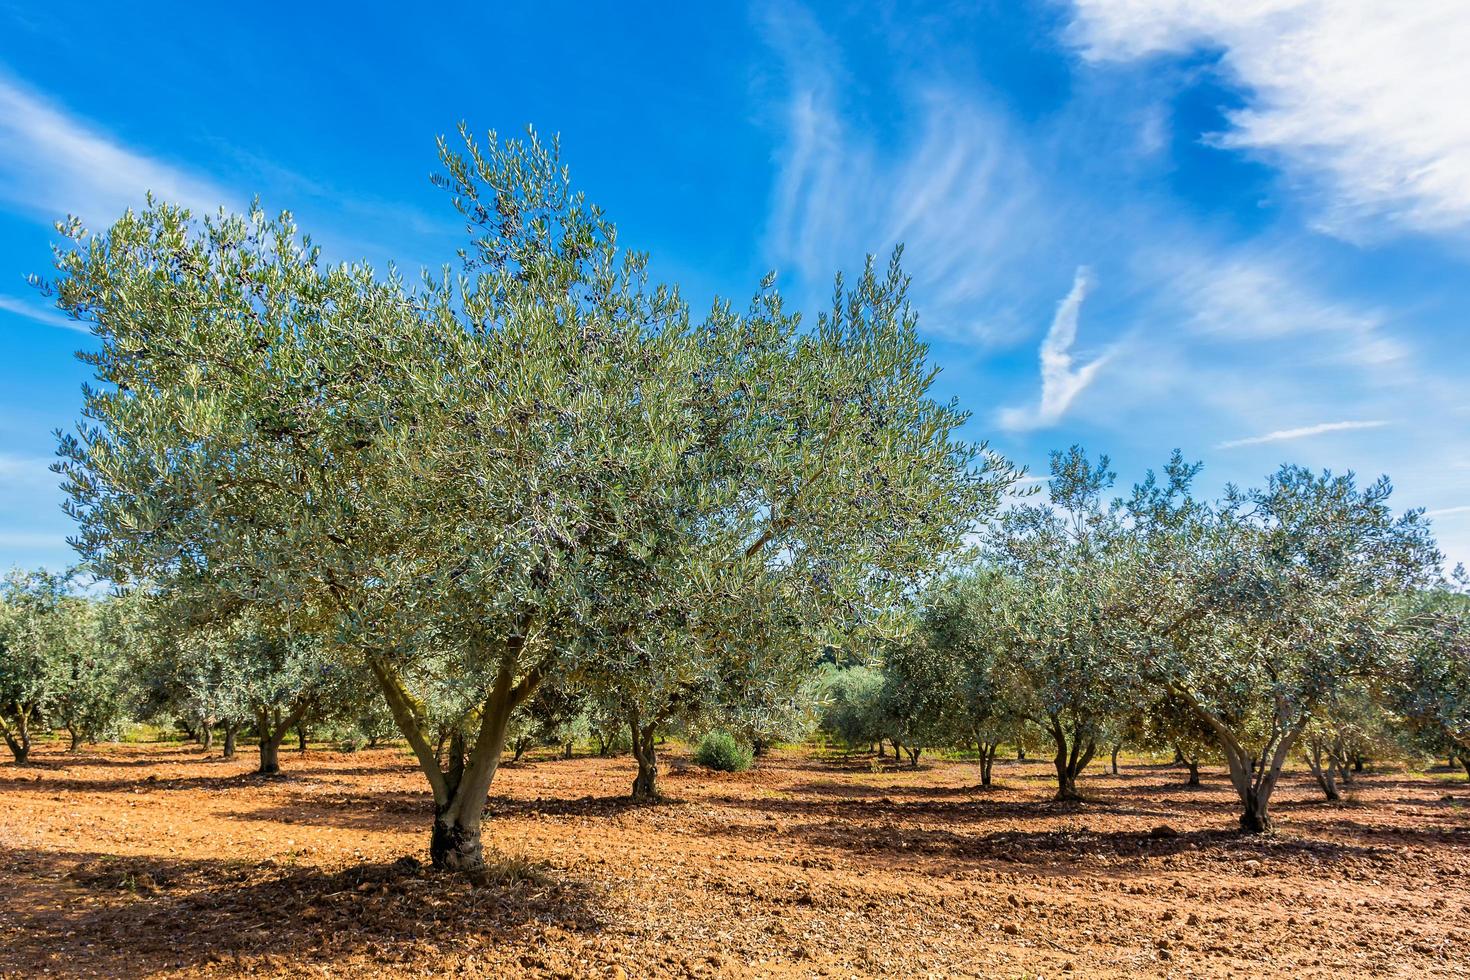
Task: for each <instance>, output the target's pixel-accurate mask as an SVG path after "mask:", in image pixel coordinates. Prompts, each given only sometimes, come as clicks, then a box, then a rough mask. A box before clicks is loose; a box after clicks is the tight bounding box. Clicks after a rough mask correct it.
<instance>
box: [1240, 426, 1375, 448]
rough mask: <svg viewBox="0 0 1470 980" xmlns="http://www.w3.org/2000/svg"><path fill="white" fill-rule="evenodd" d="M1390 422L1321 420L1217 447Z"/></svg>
mask: <svg viewBox="0 0 1470 980" xmlns="http://www.w3.org/2000/svg"><path fill="white" fill-rule="evenodd" d="M1385 425H1388V422H1386V421H1384V420H1382V419H1372V420H1369V421H1360V422H1357V421H1354V422H1320V423H1318V424H1316V425H1303V426H1300V427H1298V428H1295V429H1277V430H1276V431H1275V432H1267V433H1265V434H1264V435H1259V436H1247V437H1246V438H1244V439H1231V440H1229V441H1228V442H1222V443H1220V444H1219V445H1217V446H1216V447H1215V448H1216V449H1235V448H1237V447H1240V446H1259V445H1263V444H1265V443H1268V442H1290V441H1291V440H1293V439H1307V438H1310V437H1311V436H1320V435H1324V434H1325V433H1328V432H1348V431H1351V430H1354V429H1381V428H1383V427H1384V426H1385Z"/></svg>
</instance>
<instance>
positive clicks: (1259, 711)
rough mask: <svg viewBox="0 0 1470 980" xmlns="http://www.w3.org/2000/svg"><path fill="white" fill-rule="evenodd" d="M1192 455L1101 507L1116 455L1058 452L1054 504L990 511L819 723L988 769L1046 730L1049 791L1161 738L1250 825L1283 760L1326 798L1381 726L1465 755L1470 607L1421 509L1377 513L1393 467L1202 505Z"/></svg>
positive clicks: (1060, 792)
mask: <svg viewBox="0 0 1470 980" xmlns="http://www.w3.org/2000/svg"><path fill="white" fill-rule="evenodd" d="M1198 470H1199V467H1198V466H1197V465H1190V464H1186V463H1185V462H1184V461H1183V460H1182V458H1181V457H1179V456H1178V455H1177V454H1176V455H1175V457H1174V459H1172V460H1171V461H1170V463H1169V464H1168V465H1167V466H1166V467H1165V469H1164V472H1163V474H1162V478H1160V477H1156V476H1155V475H1153V474H1150V475H1149V477H1148V478H1147V479H1146V480H1145V481H1144V482H1143V483H1142V484H1140V485H1139V486H1137V487H1135V488H1134V490H1133V491H1132V493H1131V494H1130V495H1129V496H1128V497H1126V498H1124V499H1119V500H1109V499H1107V494H1108V492H1109V490H1110V489H1111V486H1112V481H1113V479H1114V477H1113V474H1112V473H1111V472H1110V471H1109V468H1108V461H1107V459H1106V458H1103V459H1101V460H1098V461H1096V462H1093V461H1091V460H1089V459H1088V458H1087V457H1086V456H1085V455H1084V454H1083V453H1082V452H1081V450H1079V449H1076V448H1074V449H1072V450H1070V451H1067V452H1064V453H1057V454H1054V456H1053V460H1052V472H1051V481H1050V485H1049V491H1050V493H1049V495H1048V497H1049V499H1048V501H1047V502H1045V503H1030V502H1023V503H1021V504H1020V505H1018V506H1015V507H1013V508H1011V509H1009V510H1008V511H1007V512H1006V513H1005V514H1003V515H1002V516H1001V518H1000V519H999V521H998V522H997V524H996V527H995V529H994V533H992V534H990V535H989V536H988V538H987V541H986V544H985V547H984V552H985V561H984V564H983V565H982V566H981V568H980V570H977V571H973V572H970V573H967V574H965V575H962V576H959V577H955V578H953V579H951V580H949V581H947V582H945V583H943V584H942V585H941V586H940V587H939V588H937V589H936V590H934V591H933V592H932V593H931V594H930V595H929V596H928V598H927V602H926V603H924V605H923V608H922V610H921V611H920V612H919V613H918V615H917V622H916V624H915V628H913V629H911V630H910V631H909V632H908V633H907V634H906V636H905V637H904V639H903V640H901V641H899V642H895V643H893V644H892V645H891V646H890V647H889V649H888V650H887V651H886V653H885V655H884V658H883V664H882V670H881V672H878V671H872V670H867V669H864V668H859V669H858V671H856V672H854V671H849V672H844V673H843V674H842V675H841V678H840V683H837V684H835V685H833V686H831V688H830V690H831V693H832V695H833V704H832V706H831V707H830V708H829V714H828V717H829V719H831V720H830V723H829V725H830V727H831V728H833V729H834V730H837V731H838V732H839V733H841V732H842V731H843V728H844V725H846V726H848V732H847V736H846V737H848V738H849V740H850V741H857V742H862V741H870V740H875V739H877V738H882V737H886V738H888V739H891V740H892V741H893V742H894V743H895V749H897V748H898V746H899V745H903V746H905V748H906V751H907V752H908V753H909V756H910V758H911V759H914V760H916V759H917V757H918V753H919V752H920V751H921V749H922V747H923V746H925V745H975V746H977V747H978V749H979V751H980V755H981V767H982V781H984V782H988V781H989V774H990V764H991V762H992V761H993V759H994V756H995V752H996V748H997V746H998V745H999V743H1000V741H1001V740H1002V739H1012V740H1014V739H1015V738H1016V737H1017V733H1019V732H1024V731H1027V730H1029V731H1031V732H1034V733H1040V735H1041V736H1042V737H1043V738H1044V739H1046V740H1047V741H1049V742H1050V743H1051V745H1052V746H1053V748H1054V756H1053V762H1054V766H1055V769H1056V777H1057V796H1058V798H1059V799H1074V798H1077V796H1078V789H1077V778H1078V775H1079V774H1080V773H1081V772H1082V770H1083V769H1084V768H1085V767H1086V766H1087V765H1088V764H1089V763H1090V762H1091V761H1092V760H1093V759H1094V757H1095V756H1096V755H1097V753H1098V752H1099V751H1101V750H1104V749H1108V750H1111V752H1112V753H1113V758H1114V764H1115V765H1116V753H1117V750H1118V748H1119V746H1120V745H1121V744H1122V743H1123V742H1124V741H1129V742H1131V743H1133V744H1135V745H1140V746H1147V747H1151V748H1166V747H1167V748H1171V749H1173V750H1174V751H1175V752H1176V754H1177V757H1178V758H1180V759H1181V760H1182V761H1184V762H1185V763H1186V764H1188V765H1189V767H1190V770H1191V776H1192V780H1193V781H1197V780H1198V765H1199V758H1200V755H1201V753H1209V754H1212V755H1216V756H1217V757H1219V758H1222V759H1223V760H1224V762H1225V763H1226V765H1227V768H1228V770H1229V774H1230V779H1231V783H1232V785H1233V786H1234V788H1235V790H1236V791H1237V793H1238V794H1239V797H1240V801H1241V807H1242V816H1241V825H1242V827H1243V828H1244V829H1246V830H1248V831H1253V832H1254V831H1263V830H1268V829H1269V828H1270V826H1271V817H1270V809H1269V804H1270V799H1271V795H1272V792H1273V790H1274V788H1275V786H1276V783H1277V781H1278V779H1279V778H1280V774H1281V771H1282V768H1283V766H1284V764H1285V763H1286V762H1287V760H1288V758H1289V757H1290V756H1291V755H1292V754H1293V753H1294V752H1299V753H1301V755H1302V757H1303V758H1304V760H1305V761H1306V763H1307V764H1308V766H1309V768H1310V769H1311V771H1312V772H1313V774H1314V776H1315V777H1316V778H1317V780H1318V782H1319V783H1320V784H1321V786H1322V789H1323V791H1324V793H1325V794H1326V795H1327V796H1328V797H1329V798H1336V797H1337V795H1338V790H1337V785H1336V784H1337V780H1338V779H1339V778H1341V777H1346V778H1348V779H1351V774H1352V769H1353V767H1354V765H1355V764H1361V758H1362V756H1363V754H1364V753H1365V752H1367V751H1369V746H1370V745H1372V744H1374V742H1375V741H1376V742H1378V743H1379V744H1381V743H1382V741H1383V740H1384V739H1385V738H1392V737H1396V736H1402V737H1413V738H1415V739H1417V740H1418V743H1419V745H1421V746H1424V747H1426V748H1431V749H1433V750H1434V751H1437V752H1443V753H1445V754H1448V755H1451V756H1454V757H1456V758H1459V759H1460V760H1461V761H1462V762H1465V763H1467V771H1470V741H1467V739H1466V734H1467V728H1470V698H1467V690H1470V686H1467V680H1470V652H1467V651H1470V646H1467V642H1466V637H1467V635H1470V626H1467V624H1470V617H1467V605H1466V601H1465V597H1464V595H1463V594H1462V593H1463V587H1462V586H1460V587H1457V586H1455V585H1454V584H1452V583H1445V582H1442V581H1439V579H1438V567H1439V563H1440V556H1439V555H1438V553H1437V552H1436V550H1435V548H1434V544H1433V541H1432V539H1431V537H1430V535H1429V532H1428V528H1427V526H1426V525H1425V523H1424V522H1423V521H1422V519H1421V518H1420V515H1419V514H1418V513H1417V512H1410V513H1408V514H1407V515H1402V516H1396V515H1395V514H1394V513H1393V512H1392V511H1391V510H1390V509H1389V507H1388V505H1387V501H1388V497H1389V492H1390V487H1389V485H1388V483H1387V481H1382V480H1381V481H1378V482H1377V483H1374V484H1372V485H1370V486H1366V487H1360V486H1359V485H1358V484H1357V483H1356V481H1355V480H1354V479H1353V478H1352V477H1351V476H1350V475H1349V476H1332V475H1331V474H1314V473H1310V472H1308V471H1306V470H1302V469H1299V468H1296V467H1283V468H1282V469H1281V470H1280V471H1278V472H1277V473H1276V474H1274V475H1273V476H1272V477H1271V478H1270V479H1269V480H1268V481H1267V483H1266V484H1265V485H1264V486H1263V487H1261V488H1258V489H1253V490H1248V491H1242V490H1236V489H1231V490H1229V491H1228V492H1227V493H1226V495H1225V496H1224V497H1223V498H1222V499H1221V500H1219V501H1215V502H1207V501H1204V500H1201V499H1198V498H1197V497H1196V495H1195V494H1194V491H1193V482H1194V479H1195V476H1196V474H1197V472H1198ZM864 671H866V672H864Z"/></svg>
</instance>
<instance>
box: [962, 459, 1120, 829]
mask: <svg viewBox="0 0 1470 980" xmlns="http://www.w3.org/2000/svg"><path fill="white" fill-rule="evenodd" d="M1114 478H1115V477H1114V474H1113V473H1112V472H1111V471H1110V470H1109V462H1108V458H1107V457H1106V456H1103V457H1100V458H1099V459H1098V460H1097V461H1096V462H1094V461H1092V460H1089V459H1088V458H1087V456H1086V454H1085V453H1084V452H1083V450H1082V449H1081V448H1080V447H1077V446H1073V447H1072V448H1070V449H1068V450H1066V451H1063V452H1054V453H1053V454H1052V456H1051V478H1050V480H1049V481H1048V485H1047V489H1048V496H1049V500H1048V501H1047V502H1044V503H1022V504H1020V505H1017V506H1015V507H1013V508H1011V509H1010V510H1009V511H1008V512H1006V513H1005V514H1004V515H1003V516H1002V518H1001V520H1000V522H999V526H998V528H997V532H996V534H995V535H994V536H993V538H992V540H991V542H990V544H989V548H988V551H989V555H990V559H991V561H992V562H993V563H994V564H995V567H996V570H997V571H998V572H999V573H1000V574H999V575H997V576H995V577H994V578H993V580H992V584H991V586H990V589H989V591H990V595H991V598H992V605H993V607H994V608H993V610H991V611H990V612H988V613H987V616H990V617H995V619H994V622H995V624H996V625H995V626H994V627H992V628H990V629H988V630H987V632H988V633H989V634H990V635H993V636H995V637H996V638H997V642H998V643H999V644H1000V645H1001V650H1002V659H1003V667H1002V670H1004V671H1005V672H1008V673H1010V674H1011V675H1013V677H1014V679H1015V683H1014V686H1013V688H1012V690H1013V692H1014V698H1013V699H1012V705H1013V708H1014V711H1015V713H1016V715H1018V716H1019V717H1021V718H1023V719H1025V720H1026V721H1028V722H1030V723H1031V724H1032V725H1034V726H1036V727H1037V728H1038V729H1040V730H1041V731H1042V732H1044V733H1045V734H1046V735H1048V736H1049V737H1050V739H1051V741H1052V744H1053V746H1054V747H1055V750H1056V751H1055V755H1054V757H1053V765H1054V767H1055V770H1056V777H1057V793H1056V798H1057V799H1058V800H1076V799H1080V797H1081V794H1080V793H1079V791H1078V789H1077V777H1078V776H1079V775H1080V774H1081V772H1082V771H1083V770H1084V769H1085V768H1087V765H1088V763H1089V762H1091V761H1092V758H1093V756H1094V755H1095V754H1096V752H1097V747H1098V740H1099V738H1100V737H1102V736H1103V734H1104V728H1105V725H1106V723H1107V720H1108V717H1109V714H1110V713H1111V712H1113V711H1114V710H1115V709H1116V708H1117V706H1119V705H1120V704H1125V703H1127V701H1128V698H1129V697H1130V696H1131V694H1132V693H1133V691H1134V690H1135V689H1136V685H1137V675H1136V672H1135V670H1134V665H1133V661H1132V659H1131V658H1129V657H1128V656H1126V655H1125V653H1124V650H1123V647H1122V646H1121V644H1120V640H1119V637H1118V635H1117V634H1118V624H1117V623H1116V622H1115V621H1114V617H1112V616H1111V615H1109V609H1110V607H1111V606H1112V604H1113V602H1114V601H1115V600H1114V594H1115V591H1116V590H1115V585H1114V583H1115V579H1116V569H1117V567H1118V565H1119V564H1120V563H1121V562H1122V561H1123V560H1124V559H1125V558H1126V554H1127V551H1126V549H1124V548H1122V547H1121V546H1120V541H1122V540H1123V539H1124V537H1125V536H1124V535H1123V534H1122V533H1121V531H1120V529H1119V514H1118V512H1117V508H1116V507H1113V506H1111V505H1110V504H1109V503H1108V502H1107V501H1106V500H1105V499H1104V494H1105V493H1106V492H1107V490H1108V489H1109V487H1111V485H1112V482H1113V480H1114Z"/></svg>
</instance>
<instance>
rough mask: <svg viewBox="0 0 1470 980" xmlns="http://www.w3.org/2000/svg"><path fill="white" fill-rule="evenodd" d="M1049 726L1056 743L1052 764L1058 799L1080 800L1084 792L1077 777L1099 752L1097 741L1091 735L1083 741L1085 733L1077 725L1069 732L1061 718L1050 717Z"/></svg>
mask: <svg viewBox="0 0 1470 980" xmlns="http://www.w3.org/2000/svg"><path fill="white" fill-rule="evenodd" d="M1048 722H1049V724H1048V727H1049V728H1050V729H1051V737H1052V741H1053V742H1055V743H1056V747H1057V754H1056V756H1055V757H1054V758H1053V759H1052V765H1053V766H1055V767H1056V772H1057V795H1056V797H1055V798H1056V799H1057V800H1058V801H1062V800H1080V799H1082V793H1081V792H1080V791H1079V790H1078V789H1077V777H1078V776H1080V775H1081V774H1082V770H1084V769H1086V768H1087V764H1088V763H1089V762H1091V761H1092V757H1093V756H1094V755H1096V754H1097V742H1096V740H1094V739H1093V738H1091V737H1088V738H1087V739H1086V741H1085V742H1084V741H1083V735H1082V733H1081V732H1079V731H1078V730H1077V726H1075V725H1074V726H1073V729H1072V731H1071V732H1070V733H1068V731H1067V729H1066V727H1065V726H1064V725H1063V724H1062V722H1061V719H1059V718H1055V717H1053V718H1050V719H1048Z"/></svg>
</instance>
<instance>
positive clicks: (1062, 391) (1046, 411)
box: [999, 266, 1112, 431]
mask: <svg viewBox="0 0 1470 980" xmlns="http://www.w3.org/2000/svg"><path fill="white" fill-rule="evenodd" d="M1091 285H1092V280H1091V274H1090V273H1089V271H1088V270H1087V268H1086V267H1085V266H1084V267H1081V268H1079V269H1078V270H1077V272H1076V274H1075V275H1074V276H1073V278H1072V289H1071V291H1070V292H1068V293H1067V296H1066V298H1065V299H1063V300H1062V301H1061V302H1060V303H1059V304H1057V312H1056V315H1055V316H1054V317H1052V321H1051V328H1050V329H1049V330H1047V332H1046V337H1045V338H1044V339H1043V340H1042V342H1041V399H1040V401H1039V403H1038V404H1037V405H1035V406H1034V407H1027V408H1007V409H1003V410H1002V411H1001V412H1000V415H999V421H1000V424H1001V426H1002V427H1004V428H1006V429H1010V430H1012V431H1019V430H1026V429H1038V428H1044V427H1046V426H1051V425H1055V424H1056V423H1057V422H1059V421H1061V419H1062V416H1064V415H1065V414H1066V413H1067V409H1068V408H1070V407H1071V405H1072V402H1073V401H1075V400H1076V398H1077V396H1078V395H1080V394H1082V391H1083V389H1084V388H1086V387H1087V386H1088V385H1089V384H1091V383H1092V380H1093V378H1095V377H1096V376H1097V373H1098V371H1100V370H1102V367H1103V365H1104V364H1106V363H1107V361H1108V359H1109V357H1111V356H1112V355H1111V352H1110V351H1105V352H1104V353H1102V354H1099V355H1098V356H1097V357H1094V358H1093V359H1092V360H1091V361H1088V362H1087V363H1086V364H1083V365H1081V366H1080V367H1077V366H1074V365H1075V362H1076V359H1075V358H1074V357H1073V355H1072V346H1073V345H1074V344H1075V343H1076V342H1077V321H1078V318H1079V316H1080V315H1081V312H1082V302H1083V300H1085V299H1086V298H1087V291H1088V289H1090V288H1091Z"/></svg>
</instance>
